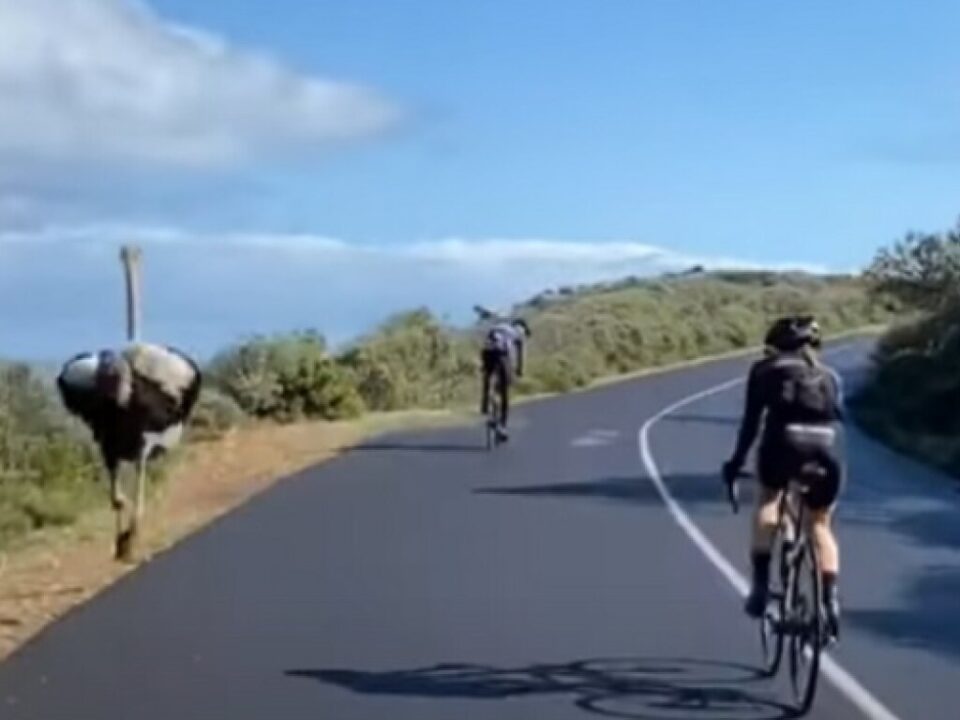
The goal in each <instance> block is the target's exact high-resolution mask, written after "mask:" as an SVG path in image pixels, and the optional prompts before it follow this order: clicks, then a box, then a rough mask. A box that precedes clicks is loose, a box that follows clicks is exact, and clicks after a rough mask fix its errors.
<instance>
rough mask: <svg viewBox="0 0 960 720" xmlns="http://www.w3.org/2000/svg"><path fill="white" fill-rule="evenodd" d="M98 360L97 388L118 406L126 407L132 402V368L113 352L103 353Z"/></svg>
mask: <svg viewBox="0 0 960 720" xmlns="http://www.w3.org/2000/svg"><path fill="white" fill-rule="evenodd" d="M98 359H99V363H98V364H97V378H96V383H97V388H98V389H99V390H100V392H101V393H103V394H104V395H105V396H106V397H109V398H110V399H111V400H113V401H114V402H115V403H117V405H120V406H126V404H127V403H128V402H129V401H130V389H131V379H130V366H129V365H128V364H127V362H126V360H124V359H123V357H121V356H120V355H118V354H117V353H115V352H113V351H111V350H103V351H101V352H100V354H99V358H98Z"/></svg>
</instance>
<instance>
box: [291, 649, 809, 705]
mask: <svg viewBox="0 0 960 720" xmlns="http://www.w3.org/2000/svg"><path fill="white" fill-rule="evenodd" d="M285 674H286V675H287V676H288V677H293V678H302V679H308V680H315V681H318V682H321V683H325V684H329V685H335V686H337V687H340V688H343V689H346V690H350V691H352V692H354V693H358V694H362V695H391V696H397V697H414V698H435V699H457V698H459V699H463V700H504V699H507V698H517V697H531V696H533V697H536V696H569V698H570V700H571V702H573V703H574V705H576V706H577V707H578V708H581V709H582V710H584V711H586V712H589V713H592V714H595V715H600V716H604V717H613V718H630V719H632V720H646V719H649V720H661V719H662V720H669V719H672V718H687V719H690V718H713V719H715V720H728V719H729V720H733V719H734V718H736V719H737V720H775V719H777V718H787V717H792V716H793V715H792V713H791V711H790V710H789V709H788V708H787V707H785V706H783V705H781V704H780V703H778V702H776V700H775V699H773V698H772V697H770V696H768V695H767V694H766V693H764V692H760V688H759V687H758V686H759V685H760V684H761V682H762V680H763V679H762V677H761V676H760V675H759V673H758V671H757V670H756V669H754V668H750V667H747V666H744V665H737V664H733V663H724V662H710V661H705V660H691V659H633V658H623V659H595V660H581V661H577V662H571V663H566V664H540V665H530V666H527V667H520V668H496V667H490V666H486V665H475V664H464V663H446V664H439V665H434V666H432V667H425V668H417V669H413V670H394V671H385V672H365V671H359V670H342V669H323V670H290V671H288V672H287V673H285ZM766 689H767V690H769V689H770V688H766Z"/></svg>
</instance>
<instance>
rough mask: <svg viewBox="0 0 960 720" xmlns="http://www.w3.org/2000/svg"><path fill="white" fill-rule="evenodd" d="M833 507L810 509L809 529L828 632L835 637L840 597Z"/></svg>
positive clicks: (837, 549) (838, 623)
mask: <svg viewBox="0 0 960 720" xmlns="http://www.w3.org/2000/svg"><path fill="white" fill-rule="evenodd" d="M832 519H833V508H832V507H830V508H826V509H823V510H812V509H811V510H810V530H811V535H812V537H813V542H814V544H815V545H816V547H817V554H818V555H819V557H820V574H821V577H822V578H823V600H824V606H825V608H826V611H827V619H828V622H829V632H830V634H831V635H833V636H834V637H836V636H837V635H838V634H839V630H840V599H839V595H838V592H837V578H838V575H839V573H840V550H839V547H838V546H837V538H836V537H835V536H834V534H833V528H832V527H831V520H832Z"/></svg>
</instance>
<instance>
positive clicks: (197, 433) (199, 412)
mask: <svg viewBox="0 0 960 720" xmlns="http://www.w3.org/2000/svg"><path fill="white" fill-rule="evenodd" d="M245 419H246V414H245V413H244V412H243V408H241V407H240V405H239V403H237V401H236V400H234V399H233V398H232V397H231V396H229V395H227V394H226V393H224V392H222V391H220V390H218V389H216V388H214V387H204V388H203V389H202V390H201V392H200V398H199V399H198V400H197V405H196V407H195V408H194V411H193V416H192V417H191V418H190V430H191V432H190V438H191V439H192V440H201V441H203V440H216V439H218V438H220V437H223V435H225V434H226V433H227V432H229V431H230V430H232V429H234V428H236V427H239V426H240V425H242V424H243V422H244V420H245Z"/></svg>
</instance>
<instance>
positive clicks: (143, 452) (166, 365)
mask: <svg viewBox="0 0 960 720" xmlns="http://www.w3.org/2000/svg"><path fill="white" fill-rule="evenodd" d="M201 377H202V376H201V373H200V369H199V368H198V367H197V365H196V363H195V362H194V361H193V360H192V359H191V358H190V357H188V356H187V355H186V354H184V353H183V352H181V351H179V350H177V349H176V348H172V347H165V346H160V345H151V344H144V343H133V344H131V345H130V346H129V347H127V348H125V349H124V350H122V351H120V352H115V351H112V350H102V351H100V352H98V353H82V354H80V355H77V356H75V357H73V358H72V359H71V360H69V361H67V363H66V364H65V365H64V366H63V369H62V370H61V372H60V375H59V376H58V377H57V387H58V389H59V391H60V397H61V399H62V400H63V404H64V406H65V407H66V408H67V410H69V411H70V412H71V413H72V414H73V415H75V416H77V417H79V418H80V419H81V420H82V421H83V422H84V424H86V426H87V427H88V428H89V429H90V431H91V432H92V433H93V437H94V439H95V440H96V442H97V445H99V447H100V452H101V454H102V456H103V462H104V465H105V466H106V469H107V473H108V475H109V477H110V499H111V502H112V504H113V509H114V511H115V512H116V514H117V535H116V557H117V559H121V560H129V559H131V557H132V554H133V546H134V543H135V541H136V537H137V531H138V528H139V524H140V521H141V520H142V518H143V513H144V506H145V495H146V487H145V486H146V466H147V461H148V460H150V459H152V458H154V457H156V456H158V455H159V454H161V453H163V452H165V451H168V450H170V449H172V448H173V447H174V446H175V445H176V444H177V443H178V442H179V441H180V438H181V435H182V433H183V426H184V424H186V422H187V420H188V419H189V417H190V414H191V412H192V411H193V408H194V405H195V404H196V402H197V398H198V396H199V394H200V385H201ZM121 461H127V462H132V463H135V464H136V466H137V468H136V469H137V480H136V505H135V508H134V512H133V513H132V514H131V516H130V519H129V524H128V525H127V527H124V520H123V515H124V510H125V509H126V508H127V506H128V502H127V499H126V496H125V495H124V494H123V490H122V489H121V487H120V482H119V468H120V463H121Z"/></svg>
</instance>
